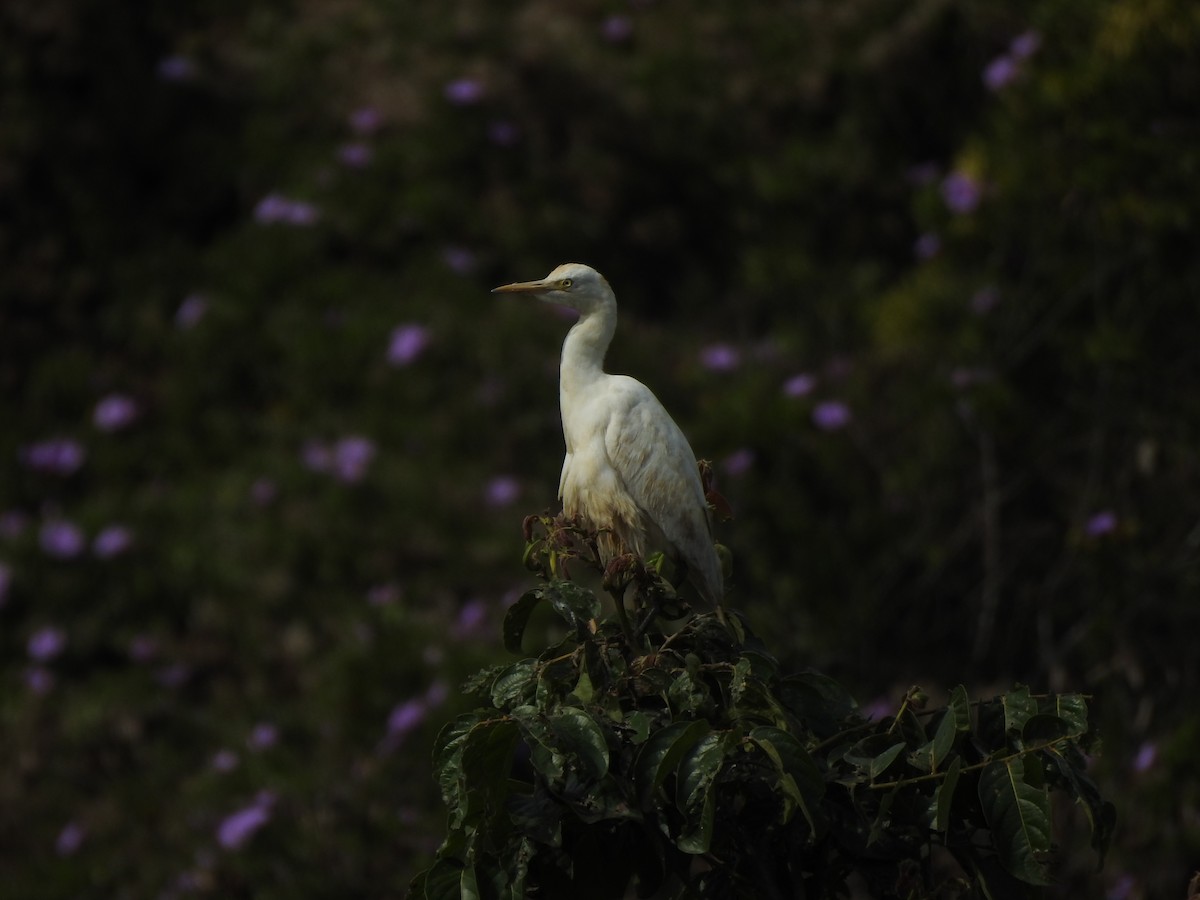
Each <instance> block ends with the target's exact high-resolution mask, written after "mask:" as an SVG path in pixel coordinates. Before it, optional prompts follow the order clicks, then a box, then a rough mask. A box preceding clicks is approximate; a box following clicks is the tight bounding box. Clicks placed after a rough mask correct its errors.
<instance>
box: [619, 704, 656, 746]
mask: <svg viewBox="0 0 1200 900" xmlns="http://www.w3.org/2000/svg"><path fill="white" fill-rule="evenodd" d="M650 721H651V720H650V717H649V716H648V715H646V714H645V713H644V712H642V711H641V710H639V711H637V712H635V713H632V714H631V715H630V716H629V720H628V721H627V722H626V723H625V724H626V726H627V727H629V728H630V729H632V730H633V734H632V736H630V738H629V743H631V744H640V743H642V741H644V740H646V738H648V737H650Z"/></svg>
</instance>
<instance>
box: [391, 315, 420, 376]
mask: <svg viewBox="0 0 1200 900" xmlns="http://www.w3.org/2000/svg"><path fill="white" fill-rule="evenodd" d="M428 343H429V329H428V328H426V327H425V326H424V325H414V324H411V323H410V324H407V325H399V326H397V327H396V328H393V329H392V336H391V338H390V339H389V341H388V349H387V361H388V362H389V363H391V364H392V365H393V366H407V365H409V364H410V363H413V362H416V359H417V357H418V356H420V355H421V353H422V351H424V349H425V347H426V345H427V344H428Z"/></svg>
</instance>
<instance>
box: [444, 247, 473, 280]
mask: <svg viewBox="0 0 1200 900" xmlns="http://www.w3.org/2000/svg"><path fill="white" fill-rule="evenodd" d="M442 262H444V263H445V264H446V265H447V266H448V267H449V269H450V271H452V272H454V273H455V274H456V275H470V274H471V272H472V271H474V269H475V263H476V258H475V254H474V253H473V252H472V251H470V250H468V249H467V248H466V247H459V246H457V245H451V246H449V247H446V248H444V249H443V250H442Z"/></svg>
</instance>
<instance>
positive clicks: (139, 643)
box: [127, 634, 158, 663]
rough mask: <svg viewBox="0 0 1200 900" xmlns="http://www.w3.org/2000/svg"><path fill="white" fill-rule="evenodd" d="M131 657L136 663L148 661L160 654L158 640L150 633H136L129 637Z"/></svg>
mask: <svg viewBox="0 0 1200 900" xmlns="http://www.w3.org/2000/svg"><path fill="white" fill-rule="evenodd" d="M127 652H128V653H129V658H130V659H131V660H133V661H134V662H136V663H148V662H150V660H152V659H154V658H155V657H156V656H158V641H157V640H156V639H155V638H154V637H153V636H151V635H149V634H135V635H134V636H133V637H131V638H130V639H129V649H128V650H127Z"/></svg>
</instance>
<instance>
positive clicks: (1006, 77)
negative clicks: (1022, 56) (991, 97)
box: [983, 54, 1020, 91]
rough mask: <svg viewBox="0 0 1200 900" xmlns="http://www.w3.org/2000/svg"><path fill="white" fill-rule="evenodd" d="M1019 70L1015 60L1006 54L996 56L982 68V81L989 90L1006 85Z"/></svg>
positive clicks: (998, 88) (997, 89) (999, 88)
mask: <svg viewBox="0 0 1200 900" xmlns="http://www.w3.org/2000/svg"><path fill="white" fill-rule="evenodd" d="M1019 72H1020V66H1018V65H1017V62H1016V60H1014V59H1013V58H1012V57H1011V56H1008V55H1007V54H1005V55H1002V56H997V57H996V58H995V59H993V60H992V61H991V62H990V63H988V64H987V66H985V67H984V70H983V83H984V84H985V85H986V86H987V88H988V90H990V91H999V90H1002V89H1003V88H1005V87H1007V86H1008V85H1009V84H1010V83H1011V82H1012V81H1013V80H1014V79H1015V78H1016V77H1017V75H1018V73H1019Z"/></svg>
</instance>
